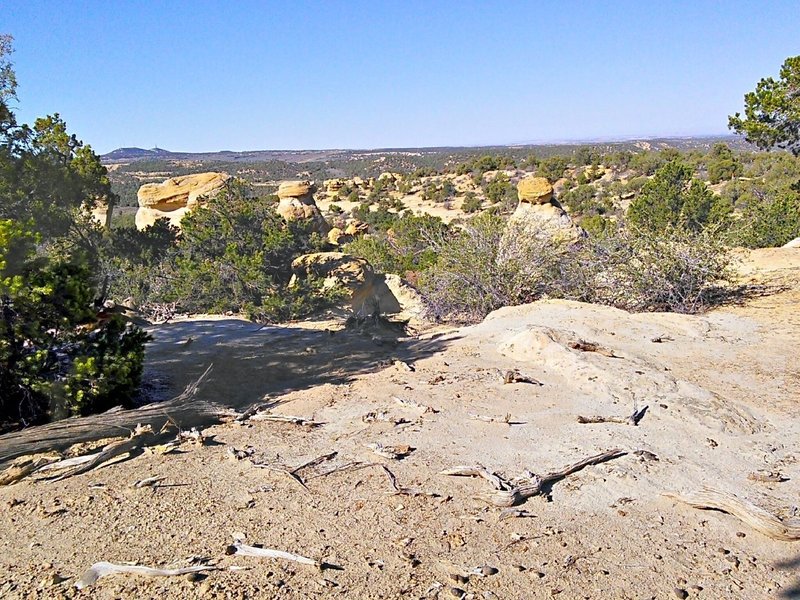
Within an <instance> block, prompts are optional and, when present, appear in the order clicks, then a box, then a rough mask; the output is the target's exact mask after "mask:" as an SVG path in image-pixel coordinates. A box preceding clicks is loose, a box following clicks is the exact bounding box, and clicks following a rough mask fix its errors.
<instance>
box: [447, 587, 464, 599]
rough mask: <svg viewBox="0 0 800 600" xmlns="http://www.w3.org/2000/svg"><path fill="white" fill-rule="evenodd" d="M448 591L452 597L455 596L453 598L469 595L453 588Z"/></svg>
mask: <svg viewBox="0 0 800 600" xmlns="http://www.w3.org/2000/svg"><path fill="white" fill-rule="evenodd" d="M447 591H448V592H450V595H451V596H453V598H463V597H464V596H466V595H467V592H465V591H464V590H462V589H461V588H457V587H451V588H450V589H449V590H447Z"/></svg>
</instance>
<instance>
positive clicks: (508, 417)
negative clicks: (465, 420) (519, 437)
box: [469, 413, 511, 425]
mask: <svg viewBox="0 0 800 600" xmlns="http://www.w3.org/2000/svg"><path fill="white" fill-rule="evenodd" d="M469 418H470V419H475V420H476V421H483V422H484V423H503V424H505V425H511V413H506V414H505V415H503V416H502V417H493V416H490V415H475V414H472V413H470V415H469Z"/></svg>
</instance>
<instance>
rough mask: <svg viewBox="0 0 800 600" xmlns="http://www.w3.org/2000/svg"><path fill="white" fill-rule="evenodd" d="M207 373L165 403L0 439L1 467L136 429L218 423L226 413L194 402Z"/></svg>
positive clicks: (39, 427) (41, 427)
mask: <svg viewBox="0 0 800 600" xmlns="http://www.w3.org/2000/svg"><path fill="white" fill-rule="evenodd" d="M210 371H211V367H209V368H208V369H206V371H205V373H203V374H202V375H201V376H200V377H199V378H198V379H197V380H196V381H195V382H194V383H192V384H190V385H189V386H187V387H186V389H185V390H184V391H183V392H182V393H181V394H180V395H178V396H176V397H175V398H173V399H171V400H167V401H165V402H156V403H153V404H148V405H146V406H142V407H141V408H134V409H130V410H122V409H111V410H110V411H108V412H105V413H102V414H99V415H91V416H88V417H72V418H69V419H64V420H62V421H56V422H55V423H48V424H47V425H37V426H34V427H29V428H27V429H23V430H22V431H16V432H13V433H7V434H5V435H0V467H5V466H6V465H7V464H8V463H10V462H11V461H13V460H14V459H15V458H18V457H20V456H26V455H32V454H41V453H45V452H53V451H58V452H61V451H64V450H66V449H67V448H69V447H70V446H72V445H73V444H78V443H82V442H91V441H95V440H99V439H102V438H109V437H122V436H126V437H127V436H128V435H129V434H130V432H131V431H133V430H134V429H135V428H136V426H137V425H150V426H151V427H152V429H153V431H156V432H157V431H159V430H160V429H161V427H162V426H163V425H164V423H165V421H172V422H173V423H175V424H177V425H179V426H180V427H181V428H182V429H190V428H192V427H198V428H202V427H207V426H209V425H212V424H214V423H218V422H219V421H220V420H221V418H222V417H223V416H225V415H227V414H229V411H228V410H227V409H225V408H224V407H222V406H220V405H218V404H214V403H211V402H205V401H202V402H198V401H196V400H195V399H194V396H195V394H196V393H197V389H198V386H199V385H200V384H201V383H202V381H203V380H204V379H205V377H206V376H207V375H208V373H209V372H210ZM172 435H173V436H174V430H173V433H172Z"/></svg>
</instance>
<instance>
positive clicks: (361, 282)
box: [289, 252, 422, 317]
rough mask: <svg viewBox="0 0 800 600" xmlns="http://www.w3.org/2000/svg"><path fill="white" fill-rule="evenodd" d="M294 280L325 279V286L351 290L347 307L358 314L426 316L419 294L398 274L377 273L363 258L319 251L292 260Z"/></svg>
mask: <svg viewBox="0 0 800 600" xmlns="http://www.w3.org/2000/svg"><path fill="white" fill-rule="evenodd" d="M292 271H293V275H292V281H291V282H290V283H289V285H290V286H292V285H296V283H297V281H298V280H301V279H305V278H307V277H317V278H322V279H323V286H325V287H328V288H331V287H335V286H338V287H341V288H344V289H345V290H347V292H348V296H347V300H346V301H347V304H348V305H349V308H351V309H352V310H353V312H354V313H356V314H358V315H361V316H367V315H371V314H373V313H375V312H376V311H377V312H378V313H381V314H398V313H402V314H404V315H407V316H409V317H414V316H418V315H420V314H421V313H422V302H421V300H420V296H419V294H418V293H417V291H416V290H415V289H414V288H412V287H411V286H410V285H409V284H408V283H407V282H406V281H404V280H403V279H401V278H400V277H399V276H398V275H381V274H376V273H375V271H374V270H373V268H372V265H370V264H369V262H368V261H366V260H365V259H363V258H358V257H356V256H353V255H351V254H344V253H343V252H315V253H313V254H305V255H303V256H299V257H297V258H296V259H295V260H294V261H292Z"/></svg>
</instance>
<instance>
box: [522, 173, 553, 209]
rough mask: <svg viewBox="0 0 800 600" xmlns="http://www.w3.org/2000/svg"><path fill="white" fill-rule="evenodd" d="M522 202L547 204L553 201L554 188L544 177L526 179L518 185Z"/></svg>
mask: <svg viewBox="0 0 800 600" xmlns="http://www.w3.org/2000/svg"><path fill="white" fill-rule="evenodd" d="M517 197H518V198H519V201H520V202H528V203H530V204H547V203H548V202H550V201H551V200H552V199H553V186H552V185H550V182H549V181H547V179H546V178H544V177H525V178H524V179H520V181H519V183H518V184H517Z"/></svg>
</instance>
